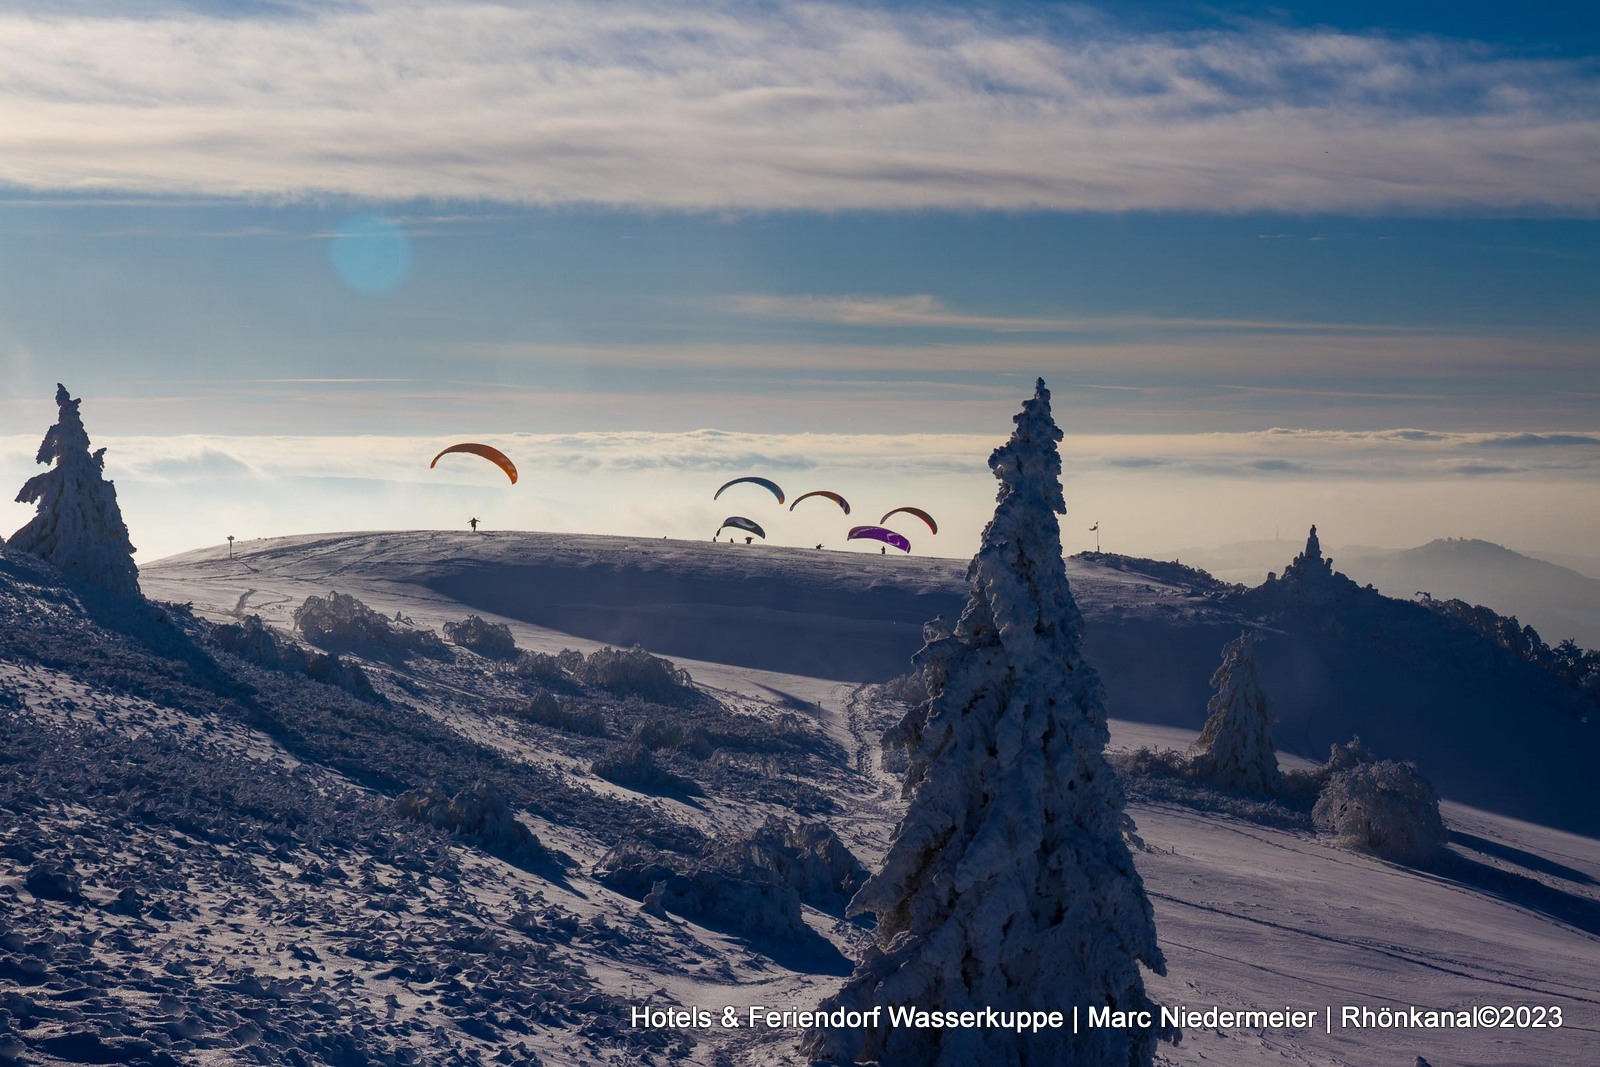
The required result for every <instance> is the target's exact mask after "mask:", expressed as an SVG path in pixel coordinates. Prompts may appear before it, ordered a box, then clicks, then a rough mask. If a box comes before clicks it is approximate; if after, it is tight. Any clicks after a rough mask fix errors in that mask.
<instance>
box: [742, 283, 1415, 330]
mask: <svg viewBox="0 0 1600 1067" xmlns="http://www.w3.org/2000/svg"><path fill="white" fill-rule="evenodd" d="M726 303H727V305H728V306H729V307H731V308H732V309H733V310H734V311H735V312H737V313H739V314H741V315H749V316H753V317H759V318H771V319H778V320H782V321H787V322H821V323H828V324H830V325H836V326H868V327H884V328H891V329H901V328H905V327H926V328H940V329H958V330H984V331H991V332H995V333H1108V332H1129V331H1134V332H1144V333H1175V332H1185V333H1189V332H1205V331H1215V332H1226V333H1284V334H1294V333H1328V334H1333V333H1337V334H1344V335H1350V336H1360V335H1362V334H1367V333H1378V334H1405V333H1414V332H1420V331H1418V330H1415V329H1413V328H1408V327H1403V326H1394V325H1368V324H1363V323H1351V322H1337V323H1336V322H1297V321H1295V320H1293V319H1201V318H1186V317H1182V316H1154V315H1074V316H1065V317H1063V316H1053V317H1052V316H1027V315H974V314H969V313H966V312H961V311H956V310H953V309H952V308H950V307H947V306H946V305H945V303H944V301H942V300H940V299H939V298H938V297H935V296H932V295H929V294H927V293H919V294H916V295H913V296H880V295H875V294H853V295H845V296H812V295H806V296H778V295H767V294H744V295H740V296H734V297H730V298H728V299H727V301H726Z"/></svg>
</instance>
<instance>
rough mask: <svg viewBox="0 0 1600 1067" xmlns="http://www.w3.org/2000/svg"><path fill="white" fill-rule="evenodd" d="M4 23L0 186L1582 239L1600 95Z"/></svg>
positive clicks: (1399, 54)
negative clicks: (1283, 221) (1339, 226)
mask: <svg viewBox="0 0 1600 1067" xmlns="http://www.w3.org/2000/svg"><path fill="white" fill-rule="evenodd" d="M124 10H125V9H123V8H120V7H117V6H113V5H110V4H105V5H103V6H98V7H97V6H95V5H92V4H88V3H74V4H72V5H71V6H70V7H69V8H67V9H64V10H63V9H55V10H46V11H43V12H30V13H24V12H20V11H15V10H4V11H0V182H4V183H9V184H11V185H13V186H16V187H20V188H22V189H30V190H57V191H70V192H72V193H73V194H74V195H101V196H107V195H117V194H134V193H153V194H159V195H167V196H204V197H224V198H227V197H267V198H284V197H291V198H298V197H320V196H325V195H353V196H359V197H368V198H373V199H377V200H404V199H435V200H439V199H444V200H473V201H500V202H516V203H534V204H600V205H612V206H625V207H630V208H644V209H687V210H696V211H725V210H733V211H742V210H755V211H761V210H786V209H824V210H836V209H855V208H864V209H893V210H914V209H925V208H961V209H1006V210H1011V209H1035V208H1037V209H1048V210H1090V211H1123V210H1135V209H1182V210H1221V211H1260V210H1276V211H1296V212H1298V211H1356V212H1362V211H1380V210H1391V209H1405V210H1455V209H1463V208H1473V209H1486V210H1501V211H1515V210H1524V209H1529V208H1532V209H1540V210H1549V211H1557V212H1575V213H1579V214H1584V215H1588V214H1592V213H1593V212H1594V210H1595V207H1596V197H1595V192H1594V182H1593V175H1594V173H1595V172H1596V170H1597V168H1600V79H1597V77H1596V74H1595V72H1594V69H1593V66H1592V65H1591V64H1587V63H1585V62H1583V61H1579V60H1564V59H1559V58H1526V57H1521V56H1515V55H1509V54H1503V53H1500V52H1497V51H1496V50H1494V49H1493V48H1491V47H1488V46H1485V45H1480V44H1474V43H1470V42H1455V41H1448V40H1442V39H1438V38H1427V37H1406V36H1400V35H1378V34H1371V35H1362V34H1350V33H1340V32H1337V31H1333V30H1328V29H1291V28H1283V27H1273V26H1267V25H1262V24H1250V25H1244V26H1236V27H1233V28H1226V29H1215V30H1204V31H1186V32H1150V31H1141V32H1135V31H1131V30H1127V29H1123V28H1119V27H1118V26H1116V25H1115V24H1114V23H1112V22H1110V21H1109V20H1106V19H1095V18H1091V17H1086V16H1084V15H1083V14H1082V13H1081V12H1071V11H1068V12H1057V13H1055V14H1031V15H1030V16H1028V17H1027V18H1008V17H1006V16H1003V15H1001V14H998V13H994V12H992V11H989V12H970V11H965V10H963V9H961V8H959V7H953V6H952V7H938V8H931V9H930V8H926V7H922V6H918V5H909V6H904V7H897V8H892V9H884V8H877V7H866V8H862V7H855V6H850V5H845V4H838V3H806V4H791V5H771V4H755V3H749V4H745V3H732V2H723V3H710V4H699V3H689V2H687V0H668V2H665V3H649V4H647V3H643V2H642V0H623V2H621V3H616V4H605V5H595V4H590V3H580V2H577V0H550V2H546V3H541V4H538V5H528V6H522V5H517V4H511V3H505V4H496V3H488V2H479V0H467V2H462V3H453V4H438V3H420V2H417V0H366V2H354V3H341V4H335V5H323V6H314V5H286V6H283V7H269V8H257V9H251V8H248V7H247V8H245V9H243V10H231V11H227V12H214V11H211V10H206V11H200V10H187V9H184V8H183V7H181V6H175V7H173V8H171V9H169V10H166V11H163V12H160V13H157V14H153V15H148V16H146V17H139V18H135V17H128V16H127V15H125V14H123V11H124Z"/></svg>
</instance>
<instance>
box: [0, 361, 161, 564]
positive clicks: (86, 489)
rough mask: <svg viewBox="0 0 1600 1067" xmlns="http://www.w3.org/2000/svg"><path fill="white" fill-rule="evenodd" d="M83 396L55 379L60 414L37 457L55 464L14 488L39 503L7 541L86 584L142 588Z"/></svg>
mask: <svg viewBox="0 0 1600 1067" xmlns="http://www.w3.org/2000/svg"><path fill="white" fill-rule="evenodd" d="M80 403H82V401H81V400H74V399H72V397H71V396H69V395H67V387H66V386H64V385H59V384H58V385H57V386H56V406H57V408H59V415H58V417H57V419H56V424H55V425H54V426H52V427H50V429H49V430H48V431H46V433H45V435H44V441H43V443H42V444H40V445H39V454H38V461H39V462H40V463H53V464H54V466H53V467H51V469H50V470H47V471H45V472H43V473H42V474H36V475H34V476H33V477H32V478H29V479H28V480H27V482H25V483H24V484H23V486H22V491H21V492H19V493H18V494H17V503H19V504H33V503H37V504H38V507H39V510H38V512H37V513H36V514H35V515H34V517H33V519H32V520H30V521H29V522H28V524H27V525H26V526H24V527H23V528H22V529H20V530H18V531H17V532H16V533H14V534H12V535H11V539H10V540H9V541H8V542H7V545H8V547H10V548H11V549H13V550H15V551H18V552H29V553H32V554H33V555H35V556H38V557H40V558H41V559H44V560H47V561H49V562H50V563H51V564H53V565H54V566H55V567H56V568H57V569H59V570H60V571H62V572H63V573H65V574H66V575H68V576H69V577H71V578H73V579H76V580H78V581H81V582H83V583H85V584H87V585H92V586H97V587H99V588H101V589H104V590H107V591H108V592H112V593H124V594H129V593H131V594H133V595H138V593H139V571H138V568H136V567H135V566H134V564H133V553H134V547H133V544H132V543H131V542H130V541H129V540H128V527H127V525H126V524H125V523H124V522H123V521H122V509H121V508H119V507H118V506H117V490H116V487H115V486H114V485H113V484H112V483H111V482H109V481H107V480H106V477H105V473H104V472H105V452H106V450H105V449H103V448H100V449H96V450H95V451H93V452H90V451H89V434H88V432H87V431H86V430H84V428H83V418H82V416H80V415H79V414H78V405H79V404H80Z"/></svg>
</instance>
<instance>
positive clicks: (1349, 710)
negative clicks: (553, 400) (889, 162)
mask: <svg viewBox="0 0 1600 1067" xmlns="http://www.w3.org/2000/svg"><path fill="white" fill-rule="evenodd" d="M236 554H237V558H236V559H234V560H232V561H230V560H228V559H227V551H226V547H225V546H222V547H220V548H214V549H205V550H199V551H196V552H191V553H186V554H184V555H182V556H176V557H173V558H172V559H170V560H163V561H161V562H159V563H156V564H153V565H150V566H147V567H145V569H144V570H143V571H141V581H142V582H143V583H144V586H145V588H146V589H147V590H148V591H149V592H150V593H151V595H153V596H158V597H162V598H165V599H169V600H174V601H180V602H182V601H193V602H194V603H195V605H196V607H197V608H198V609H199V610H202V611H205V612H209V613H211V614H213V615H215V616H217V617H223V616H226V615H228V614H230V613H231V612H233V611H234V610H235V609H236V608H237V607H238V606H239V605H240V604H243V609H244V610H245V611H247V612H259V613H260V614H261V615H262V616H263V617H264V618H265V619H266V620H267V621H268V622H272V623H275V624H277V625H282V626H287V625H288V620H289V613H290V611H291V610H292V608H293V607H294V606H295V605H297V604H299V603H300V602H301V601H302V600H304V599H305V597H306V596H308V595H311V594H325V593H327V592H328V591H329V590H330V589H334V588H337V589H339V590H340V591H345V592H355V593H357V594H358V595H359V596H361V598H362V599H363V600H366V601H367V602H369V603H371V604H372V605H373V606H374V607H377V608H381V609H382V610H384V611H386V612H389V613H392V612H393V611H395V610H397V609H398V608H400V607H401V606H405V610H406V612H407V613H408V614H409V615H412V616H414V617H415V618H416V619H417V621H418V623H419V624H423V625H427V626H433V627H437V626H439V625H441V624H442V623H443V622H445V621H447V620H448V619H451V618H459V617H460V615H461V614H463V612H462V608H463V606H465V607H469V608H471V609H472V610H475V611H479V612H482V613H486V614H487V613H492V614H493V615H494V617H496V618H497V619H499V620H501V621H505V622H507V623H509V624H514V626H515V628H516V629H517V631H518V633H519V641H521V642H522V643H523V644H524V645H525V646H527V647H533V648H541V647H548V648H550V649H552V650H554V649H556V648H559V647H561V645H562V644H563V643H568V644H575V645H576V646H577V647H584V648H589V647H592V646H593V644H595V643H612V644H617V645H624V646H625V645H629V644H633V643H635V642H637V643H639V644H642V645H644V646H645V647H646V648H649V649H650V650H651V651H653V652H656V653H658V654H661V655H666V656H671V657H673V658H675V659H683V660H686V661H689V662H690V664H691V669H692V670H694V671H695V673H696V677H701V676H702V675H704V676H705V677H706V678H707V679H708V680H715V679H717V678H720V677H723V674H722V673H721V672H722V670H723V668H724V666H728V665H731V666H736V667H746V668H756V669H758V670H760V671H765V672H771V673H773V674H774V675H776V676H778V677H776V678H775V679H773V680H771V683H770V684H771V685H772V686H773V687H776V688H778V689H780V690H784V691H793V692H795V693H796V694H797V695H800V696H802V697H803V698H805V699H816V698H817V695H818V693H819V692H821V691H825V688H826V687H824V689H822V690H819V688H818V686H817V683H816V682H815V681H805V682H801V681H797V680H794V679H796V678H806V679H826V680H829V681H832V682H838V683H843V682H859V681H882V680H885V679H888V678H890V677H893V676H894V675H896V674H899V673H902V672H903V671H904V670H905V669H906V667H907V665H908V661H909V659H910V656H911V655H912V653H914V652H915V651H916V650H917V648H919V647H920V646H921V643H922V640H921V624H922V623H923V622H924V621H926V620H927V619H930V618H932V617H933V616H934V615H937V614H941V613H942V614H944V615H946V616H947V617H950V618H954V616H955V615H956V614H957V613H959V611H960V609H961V606H962V604H963V603H964V601H965V592H964V588H965V586H964V575H965V569H966V568H965V564H964V563H959V562H957V561H953V560H941V559H927V558H920V557H882V556H871V555H862V554H856V553H842V552H825V551H824V552H817V551H807V550H804V549H787V548H769V547H764V546H759V545H756V546H746V545H742V544H741V545H729V544H712V543H707V542H690V541H665V540H662V541H652V540H645V539H639V538H622V537H599V536H578V535H566V534H538V533H496V534H488V535H478V536H474V535H471V534H467V533H455V532H420V533H375V534H340V535H324V536H319V537H295V538H278V539H273V540H267V541H260V542H250V543H247V544H243V545H241V546H239V547H238V548H237V549H236ZM1141 566H1143V567H1144V568H1145V570H1144V571H1141V570H1138V569H1130V568H1138V567H1141ZM1068 574H1069V577H1070V579H1071V581H1072V583H1073V593H1074V596H1075V597H1076V598H1077V600H1078V603H1079V606H1080V607H1081V608H1082V610H1083V612H1084V616H1085V618H1086V620H1087V623H1088V625H1087V627H1086V629H1085V651H1086V653H1087V655H1088V657H1089V659H1090V661H1091V662H1092V663H1093V664H1094V665H1095V666H1096V668H1097V669H1098V670H1099V671H1100V673H1101V675H1102V677H1103V679H1104V680H1105V684H1106V690H1107V706H1108V709H1109V711H1110V713H1111V715H1112V716H1114V717H1116V718H1121V719H1128V720H1132V721H1143V722H1154V723H1161V724H1165V725H1173V726H1183V727H1186V728H1190V729H1193V730H1195V731H1198V730H1199V728H1200V726H1201V724H1202V723H1203V722H1204V720H1205V716H1206V702H1207V700H1208V699H1209V698H1210V695H1211V692H1210V688H1209V679H1210V677H1211V674H1212V672H1213V671H1214V670H1215V669H1216V666H1217V661H1218V656H1219V654H1220V651H1221V648H1222V646H1223V645H1224V644H1225V643H1226V642H1227V641H1229V640H1231V639H1232V638H1234V637H1237V636H1238V634H1239V632H1240V630H1241V629H1242V628H1246V627H1251V628H1253V627H1263V628H1265V629H1266V631H1267V635H1268V636H1267V639H1266V640H1264V641H1263V642H1262V644H1261V647H1260V649H1259V651H1258V656H1259V659H1260V663H1261V671H1262V678H1263V681H1264V683H1265V685H1266V688H1267V693H1268V696H1269V699H1270V701H1271V710H1272V712H1273V714H1274V715H1275V717H1276V718H1277V720H1278V722H1277V727H1276V740H1277V744H1278V746H1279V748H1280V749H1281V750H1283V751H1286V752H1290V753H1294V754H1296V755H1299V756H1304V757H1308V758H1313V759H1321V758H1323V757H1325V756H1326V755H1327V751H1328V747H1329V746H1330V745H1331V744H1333V743H1335V742H1343V741H1348V740H1349V739H1350V736H1351V735H1352V734H1359V735H1360V736H1361V737H1362V739H1363V740H1364V741H1366V742H1367V743H1368V745H1370V746H1371V747H1373V748H1374V749H1375V750H1376V751H1377V752H1378V753H1379V754H1380V755H1381V756H1383V757H1386V758H1390V759H1409V760H1416V761H1417V762H1418V763H1419V764H1421V766H1422V768H1423V770H1424V772H1425V773H1426V774H1428V775H1429V776H1430V777H1432V779H1433V780H1434V782H1435V783H1436V784H1437V785H1438V786H1439V787H1440V788H1441V790H1442V791H1443V792H1444V794H1445V795H1446V796H1448V797H1451V798H1452V799H1456V800H1460V801H1463V802H1467V803H1473V804H1477V805H1479V806H1491V807H1493V808H1494V810H1498V811H1502V812H1504V813H1507V814H1511V815H1514V816H1517V817H1519V818H1527V819H1534V820H1536V821H1541V822H1545V823H1549V824H1551V825H1555V826H1560V827H1563V828H1565V829H1569V830H1574V831H1578V832H1582V833H1588V834H1591V835H1594V834H1600V783H1597V782H1596V780H1595V778H1594V775H1593V774H1592V773H1591V770H1590V769H1591V768H1592V767H1593V766H1594V765H1596V764H1597V763H1600V729H1597V728H1596V727H1595V724H1594V723H1583V722H1581V721H1580V719H1581V718H1582V717H1583V715H1584V714H1586V713H1587V712H1586V706H1585V705H1583V704H1582V703H1581V702H1577V701H1576V700H1575V697H1574V695H1573V694H1572V693H1571V692H1570V691H1569V690H1566V689H1565V688H1564V687H1563V686H1562V685H1560V684H1559V683H1557V682H1556V681H1555V680H1554V679H1552V678H1550V677H1549V676H1548V675H1545V674H1542V673H1541V672H1539V671H1538V670H1536V669H1534V668H1533V667H1531V666H1529V665H1528V664H1525V663H1523V662H1521V661H1520V660H1517V659H1516V657H1514V656H1512V655H1511V654H1510V653H1507V652H1506V651H1505V650H1503V649H1499V648H1496V647H1494V646H1492V645H1490V644H1489V643H1488V642H1486V641H1484V640H1483V639H1481V638H1479V637H1478V636H1476V635H1473V634H1470V633H1467V632H1465V631H1463V630H1462V629H1461V628H1460V627H1458V626H1455V625H1454V624H1452V623H1450V622H1448V621H1447V620H1444V619H1440V618H1438V617H1437V616H1435V615H1434V614H1433V613H1431V612H1428V611H1426V610H1424V609H1422V608H1420V607H1418V606H1417V605H1415V604H1410V603H1405V602H1401V601H1395V600H1389V599H1386V598H1382V597H1376V596H1372V597H1355V598H1352V599H1350V600H1349V601H1347V602H1341V603H1337V604H1331V605H1330V604H1315V603H1313V604H1294V603H1288V604H1283V603H1277V602H1271V603H1268V602H1262V601H1261V600H1260V599H1259V598H1254V599H1253V598H1251V597H1249V596H1245V595H1240V594H1236V593H1230V592H1229V591H1227V589H1225V588H1216V587H1204V588H1196V583H1197V581H1201V580H1200V579H1195V578H1193V577H1190V576H1186V575H1185V571H1184V569H1183V568H1178V567H1173V566H1172V565H1170V564H1155V565H1146V564H1139V563H1137V562H1130V561H1125V560H1122V559H1121V558H1120V557H1103V558H1101V559H1100V560H1098V561H1091V560H1085V559H1076V558H1075V559H1071V560H1069V561H1068ZM1191 574H1192V572H1191ZM1202 585H1203V582H1202ZM1214 585H1215V583H1213V586H1214ZM567 635H571V636H576V637H580V638H583V639H584V642H572V641H571V640H570V639H569V638H568V636H567ZM696 663H698V664H702V665H703V666H699V667H696V666H694V665H695V664H696ZM711 664H716V665H718V666H706V665H711ZM706 671H710V672H711V673H710V674H705V672H706ZM719 684H720V683H719ZM1596 722H1600V719H1597V720H1596Z"/></svg>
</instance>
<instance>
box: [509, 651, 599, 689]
mask: <svg viewBox="0 0 1600 1067" xmlns="http://www.w3.org/2000/svg"><path fill="white" fill-rule="evenodd" d="M579 660H580V662H581V660H582V657H581V656H580V657H579ZM507 673H509V674H513V675H516V676H517V677H518V678H531V679H533V680H535V681H540V682H570V681H572V674H571V672H569V671H568V670H567V669H566V668H565V667H564V666H563V665H562V662H561V659H560V657H558V656H552V655H551V654H550V653H548V652H530V651H528V650H527V649H523V650H522V651H521V652H519V653H517V658H516V660H515V661H514V662H513V663H512V664H511V666H510V668H509V669H508V671H507Z"/></svg>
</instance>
